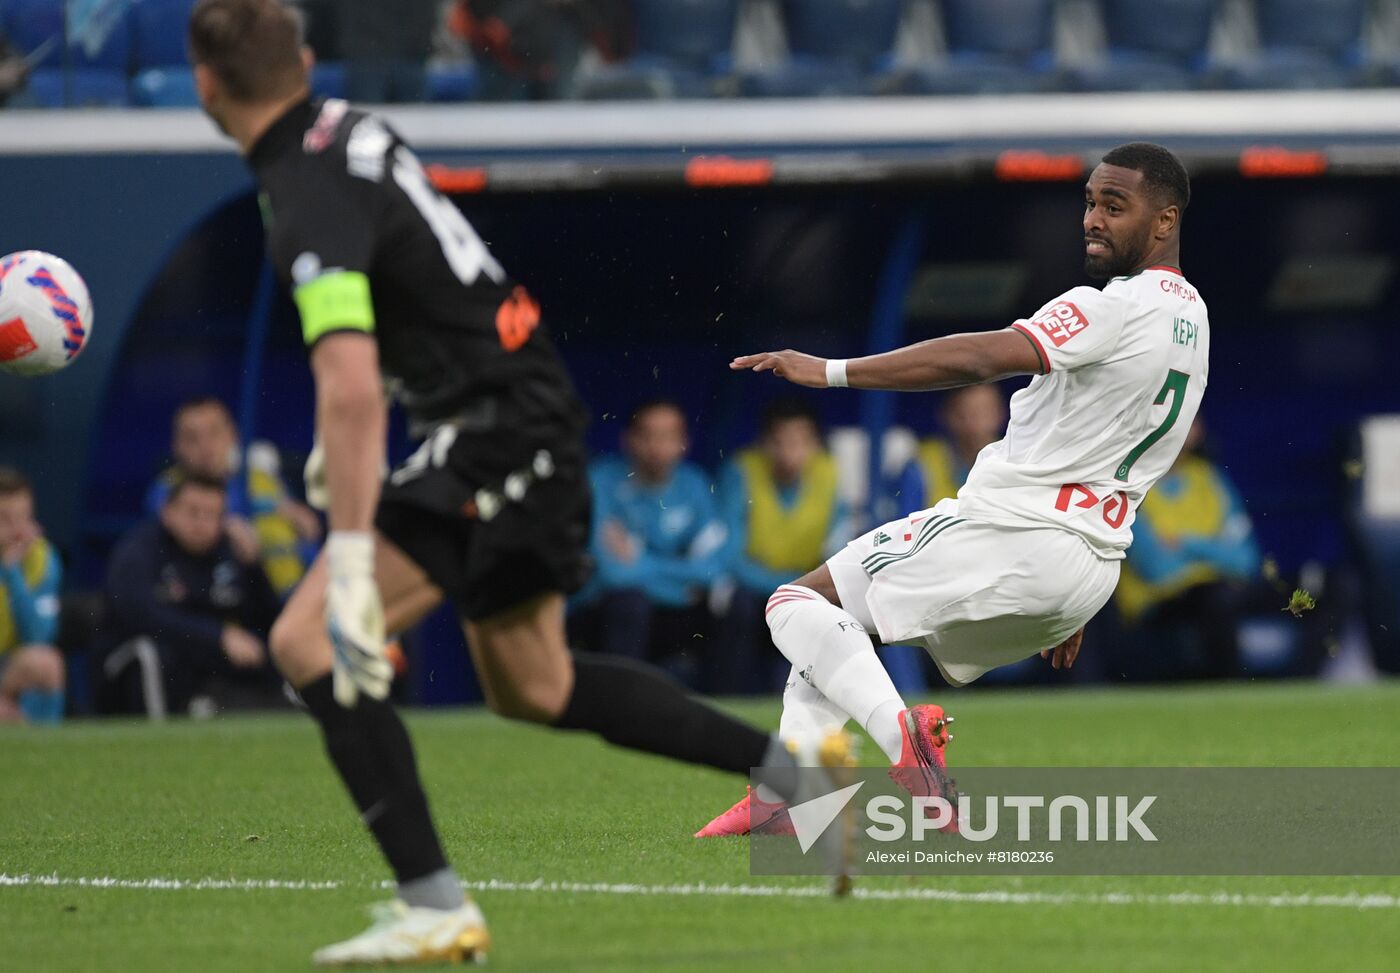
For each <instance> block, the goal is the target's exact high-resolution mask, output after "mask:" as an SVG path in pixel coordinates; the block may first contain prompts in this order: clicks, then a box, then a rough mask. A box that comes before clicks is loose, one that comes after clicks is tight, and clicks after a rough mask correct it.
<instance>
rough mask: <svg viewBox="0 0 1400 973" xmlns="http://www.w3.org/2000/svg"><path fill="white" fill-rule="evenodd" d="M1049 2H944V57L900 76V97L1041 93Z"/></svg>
mask: <svg viewBox="0 0 1400 973" xmlns="http://www.w3.org/2000/svg"><path fill="white" fill-rule="evenodd" d="M1053 18H1054V8H1053V4H1052V3H1051V0H943V20H944V35H945V36H946V38H947V41H948V58H947V60H946V61H945V62H943V63H939V64H934V65H927V66H924V65H918V66H915V67H913V68H911V69H910V70H908V71H904V72H901V73H900V74H899V76H898V80H897V81H895V82H894V84H893V85H892V86H891V87H890V88H889V89H888V90H890V91H895V92H898V93H901V94H993V93H996V94H1004V93H1012V92H1022V91H1042V90H1044V89H1045V88H1046V87H1048V82H1049V80H1050V75H1049V71H1050V69H1051V68H1052V67H1053V66H1054V60H1055V55H1054V19H1053Z"/></svg>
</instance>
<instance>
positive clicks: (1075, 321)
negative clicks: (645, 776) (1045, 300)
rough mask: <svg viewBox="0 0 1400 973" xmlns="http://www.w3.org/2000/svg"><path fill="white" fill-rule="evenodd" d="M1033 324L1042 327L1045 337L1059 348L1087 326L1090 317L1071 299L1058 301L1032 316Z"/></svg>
mask: <svg viewBox="0 0 1400 973" xmlns="http://www.w3.org/2000/svg"><path fill="white" fill-rule="evenodd" d="M1031 324H1034V325H1035V326H1036V327H1038V328H1040V330H1041V331H1042V332H1043V333H1044V335H1045V337H1047V338H1049V339H1050V340H1051V341H1053V342H1054V343H1055V347H1056V348H1059V347H1060V346H1061V345H1063V344H1064V343H1065V342H1066V341H1068V340H1069V339H1071V338H1073V337H1074V336H1075V335H1077V334H1079V332H1081V331H1083V330H1084V329H1085V328H1087V327H1088V326H1089V319H1088V318H1087V317H1085V316H1084V312H1083V311H1081V310H1079V308H1078V306H1076V305H1075V304H1072V303H1071V302H1069V301H1057V302H1055V303H1054V304H1051V305H1050V306H1049V307H1047V308H1046V309H1045V310H1043V311H1041V312H1040V313H1039V314H1037V315H1036V316H1035V317H1033V318H1031Z"/></svg>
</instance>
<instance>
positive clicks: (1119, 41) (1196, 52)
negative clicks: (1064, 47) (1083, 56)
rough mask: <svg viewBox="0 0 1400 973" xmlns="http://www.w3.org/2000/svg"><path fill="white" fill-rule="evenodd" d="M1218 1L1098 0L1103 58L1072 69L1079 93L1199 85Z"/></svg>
mask: <svg viewBox="0 0 1400 973" xmlns="http://www.w3.org/2000/svg"><path fill="white" fill-rule="evenodd" d="M1218 7H1219V2H1218V0H1103V4H1102V7H1101V10H1102V12H1103V18H1104V27H1105V28H1106V30H1107V32H1108V52H1107V56H1106V57H1105V58H1104V59H1103V60H1102V61H1101V62H1099V63H1098V64H1093V65H1088V66H1085V67H1082V68H1075V69H1073V70H1071V71H1069V72H1067V75H1066V79H1065V81H1066V85H1067V86H1068V87H1070V88H1072V89H1076V90H1080V91H1183V90H1187V89H1190V88H1195V87H1198V86H1199V85H1200V82H1201V80H1202V77H1203V72H1204V70H1205V68H1206V66H1207V48H1208V46H1209V44H1210V31H1211V26H1212V24H1213V23H1214V20H1215V15H1216V12H1217V9H1218Z"/></svg>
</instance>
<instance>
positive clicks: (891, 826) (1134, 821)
mask: <svg viewBox="0 0 1400 973" xmlns="http://www.w3.org/2000/svg"><path fill="white" fill-rule="evenodd" d="M1156 801H1157V796H1156V795H1155V794H1148V795H1145V796H1143V797H1137V798H1131V797H1128V796H1126V795H1123V794H1117V795H1112V796H1109V795H1104V794H1097V795H1094V797H1093V812H1092V814H1091V812H1090V804H1089V801H1088V800H1086V799H1085V798H1083V797H1078V796H1076V795H1073V794H1061V795H1059V796H1057V797H1053V798H1050V799H1049V802H1048V804H1047V802H1046V798H1045V796H1044V795H1043V794H1017V795H1010V794H1007V795H1003V796H1001V797H1000V798H998V797H995V796H991V795H988V796H986V797H983V798H980V799H976V798H972V797H969V796H968V795H966V794H962V795H959V797H958V804H957V810H956V812H954V809H953V805H952V804H951V803H950V802H949V801H948V800H947V799H946V798H943V797H916V798H913V799H912V801H908V802H906V801H904V800H902V799H901V798H899V797H896V796H894V795H890V794H887V795H882V796H880V797H874V798H871V799H870V800H869V801H867V802H866V805H865V814H866V817H867V818H869V819H870V821H872V822H873V823H872V824H871V825H870V826H869V827H867V828H866V829H865V833H866V835H868V836H869V837H870V838H872V839H874V840H875V841H900V840H902V839H903V838H904V837H905V835H906V834H909V835H912V837H913V838H914V840H915V841H923V840H924V838H925V837H926V836H927V835H928V834H929V833H930V832H939V833H943V832H945V831H947V830H948V829H949V828H950V826H951V825H952V824H953V823H954V820H955V818H954V814H955V813H956V821H957V835H958V837H960V838H962V839H963V840H965V841H991V840H993V839H994V838H997V837H1000V836H1001V835H1002V824H1003V823H1004V821H1005V818H1003V817H1002V815H1001V814H1000V809H1001V808H1003V807H1004V808H1006V809H1007V810H1008V811H1014V812H1015V822H1016V832H1015V834H1016V840H1017V841H1032V840H1035V839H1034V837H1033V827H1032V826H1033V824H1034V823H1035V822H1034V818H1033V813H1034V812H1037V811H1040V812H1043V817H1044V818H1045V821H1046V822H1047V823H1048V828H1047V829H1045V831H1046V832H1048V833H1047V837H1048V840H1050V841H1129V840H1132V839H1133V838H1136V839H1138V840H1142V841H1156V840H1157V836H1156V835H1155V834H1153V832H1152V829H1151V828H1150V827H1148V825H1147V823H1146V821H1145V820H1144V817H1145V815H1146V814H1147V812H1148V810H1149V809H1150V808H1151V807H1152V805H1153V804H1154V803H1156ZM979 803H980V804H981V807H982V813H981V817H980V819H979V818H978V816H977V814H976V811H977V805H978V804H979ZM1130 803H1131V807H1130V806H1129V805H1130ZM794 810H795V809H794ZM1066 818H1069V819H1070V821H1071V825H1070V829H1067V828H1066V827H1065V819H1066ZM906 819H907V823H906ZM979 821H980V823H979ZM1034 833H1035V834H1036V835H1039V834H1040V833H1041V831H1040V830H1039V829H1035V832H1034Z"/></svg>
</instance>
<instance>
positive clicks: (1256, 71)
mask: <svg viewBox="0 0 1400 973" xmlns="http://www.w3.org/2000/svg"><path fill="white" fill-rule="evenodd" d="M1256 10H1257V13H1258V19H1259V46H1260V51H1259V55H1258V56H1257V57H1255V58H1252V59H1250V60H1249V61H1246V62H1245V63H1243V64H1239V65H1234V66H1232V67H1231V68H1230V69H1229V70H1228V71H1226V73H1225V83H1226V84H1227V85H1228V86H1230V87H1233V88H1340V87H1345V86H1347V85H1349V84H1353V83H1355V82H1357V81H1358V80H1360V78H1361V73H1360V70H1359V68H1360V64H1361V60H1362V55H1361V30H1362V26H1363V24H1364V21H1365V17H1366V0H1259V2H1258V4H1257V5H1256Z"/></svg>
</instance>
